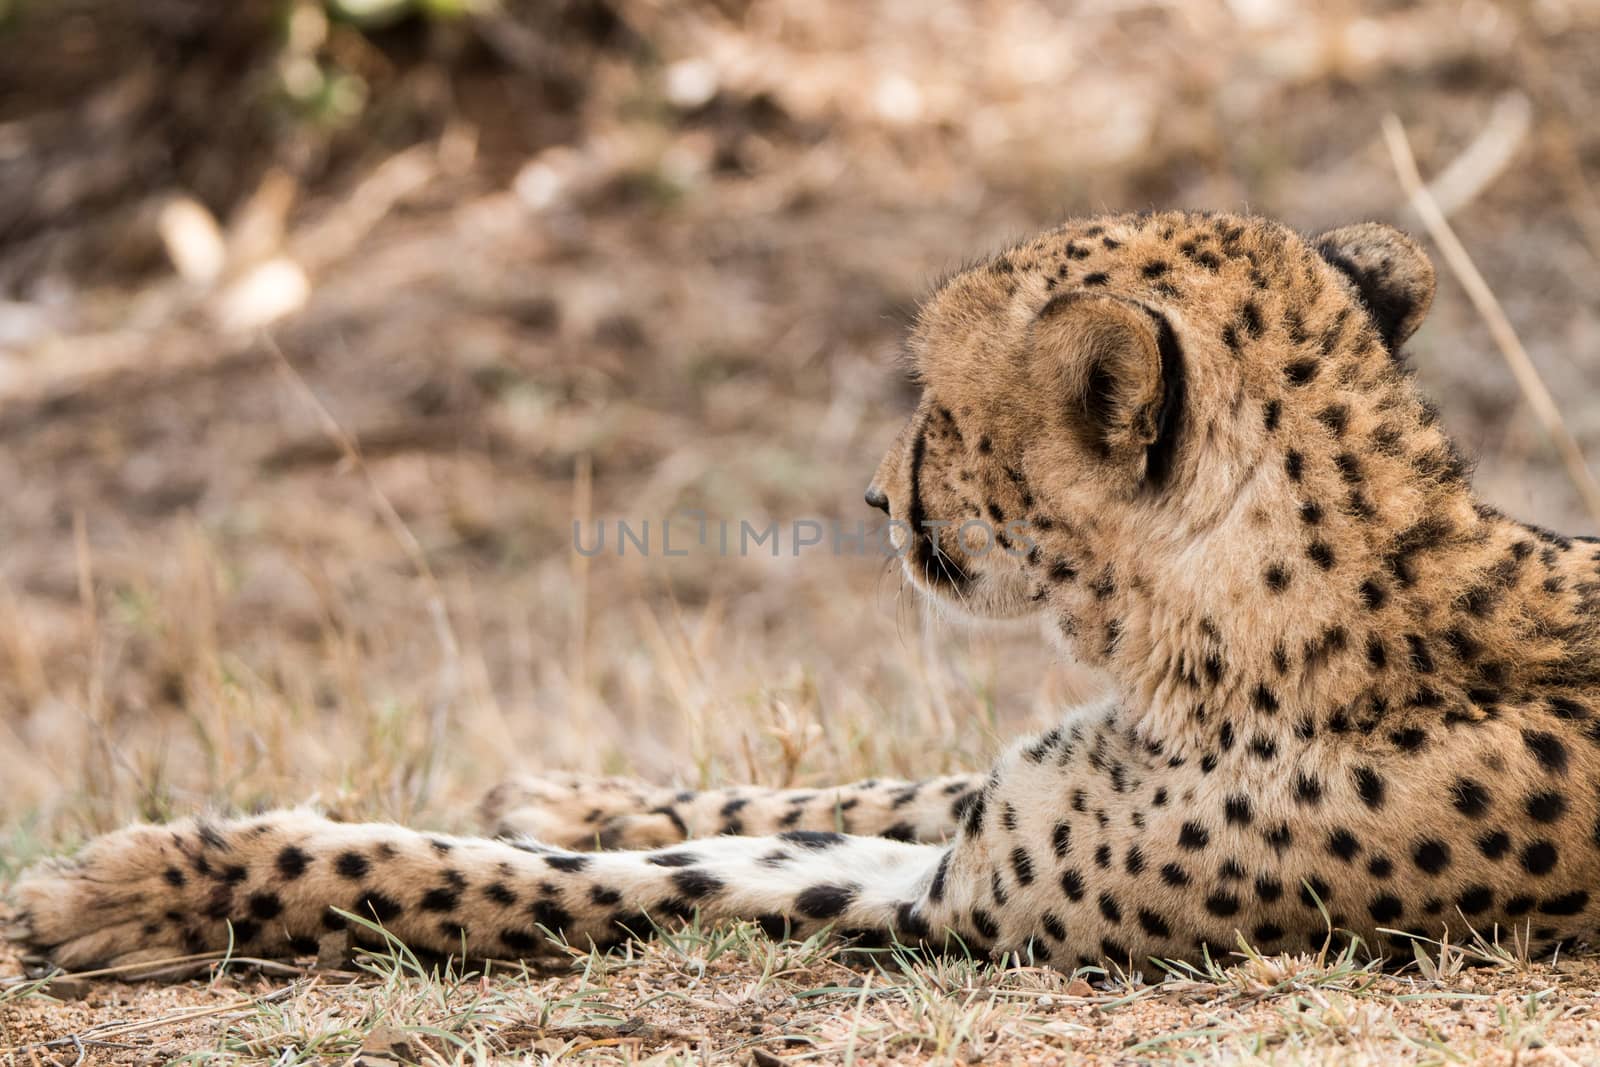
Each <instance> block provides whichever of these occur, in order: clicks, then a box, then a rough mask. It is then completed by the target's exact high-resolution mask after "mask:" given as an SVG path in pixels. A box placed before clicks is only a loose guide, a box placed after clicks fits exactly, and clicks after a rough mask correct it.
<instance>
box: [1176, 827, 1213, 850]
mask: <svg viewBox="0 0 1600 1067" xmlns="http://www.w3.org/2000/svg"><path fill="white" fill-rule="evenodd" d="M1210 843H1211V831H1209V830H1207V829H1206V828H1205V827H1204V826H1201V825H1200V824H1199V823H1197V822H1186V823H1184V824H1183V827H1182V829H1180V830H1179V832H1178V844H1179V845H1180V846H1181V847H1183V848H1186V849H1188V850H1189V851H1191V852H1198V851H1199V850H1200V849H1203V848H1205V847H1206V845H1208V844H1210Z"/></svg>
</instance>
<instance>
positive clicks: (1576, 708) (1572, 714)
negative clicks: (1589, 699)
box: [1548, 697, 1591, 722]
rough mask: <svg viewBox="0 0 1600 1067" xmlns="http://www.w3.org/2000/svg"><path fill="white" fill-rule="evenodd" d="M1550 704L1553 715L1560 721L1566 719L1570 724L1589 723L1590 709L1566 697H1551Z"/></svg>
mask: <svg viewBox="0 0 1600 1067" xmlns="http://www.w3.org/2000/svg"><path fill="white" fill-rule="evenodd" d="M1548 703H1549V704H1550V711H1551V713H1552V714H1554V715H1555V717H1556V718H1558V719H1566V720H1567V721H1568V722H1587V721H1588V720H1589V719H1590V717H1591V715H1590V712H1589V709H1588V708H1586V707H1584V706H1583V705H1582V704H1579V703H1578V702H1577V701H1575V700H1569V699H1568V698H1566V697H1551V698H1550V699H1549V701H1548Z"/></svg>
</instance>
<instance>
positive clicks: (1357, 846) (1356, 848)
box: [1328, 828, 1361, 863]
mask: <svg viewBox="0 0 1600 1067" xmlns="http://www.w3.org/2000/svg"><path fill="white" fill-rule="evenodd" d="M1328 851H1329V852H1331V853H1333V854H1334V855H1335V856H1338V857H1339V858H1340V859H1342V860H1344V861H1345V862H1346V863H1349V862H1350V861H1351V860H1353V859H1355V858H1356V856H1357V855H1359V854H1360V852H1361V842H1360V841H1357V840H1356V835H1355V834H1352V833H1351V832H1350V831H1349V830H1346V829H1343V828H1340V829H1337V830H1334V831H1333V832H1332V833H1330V834H1329V835H1328Z"/></svg>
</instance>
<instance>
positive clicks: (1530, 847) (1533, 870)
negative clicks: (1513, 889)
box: [1521, 840, 1559, 875]
mask: <svg viewBox="0 0 1600 1067" xmlns="http://www.w3.org/2000/svg"><path fill="white" fill-rule="evenodd" d="M1558 858H1559V857H1558V855H1557V853H1556V846H1555V845H1553V844H1551V843H1550V842H1549V841H1542V840H1541V841H1533V842H1530V843H1529V844H1527V845H1525V846H1523V849H1522V856H1521V860H1522V869H1523V870H1525V871H1527V872H1528V873H1529V874H1538V875H1545V874H1549V873H1550V872H1551V871H1552V870H1554V869H1555V866H1556V860H1557V859H1558Z"/></svg>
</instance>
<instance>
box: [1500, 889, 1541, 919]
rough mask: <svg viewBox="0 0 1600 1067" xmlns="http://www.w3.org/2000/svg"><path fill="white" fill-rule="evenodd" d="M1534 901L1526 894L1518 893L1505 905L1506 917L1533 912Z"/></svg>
mask: <svg viewBox="0 0 1600 1067" xmlns="http://www.w3.org/2000/svg"><path fill="white" fill-rule="evenodd" d="M1534 903H1535V901H1534V899H1533V898H1532V897H1530V896H1529V895H1528V894H1526V893H1519V894H1517V895H1516V896H1514V897H1512V898H1511V899H1510V900H1508V901H1506V903H1505V909H1504V910H1505V913H1506V914H1507V915H1526V914H1528V912H1530V911H1532V910H1533V905H1534Z"/></svg>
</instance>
